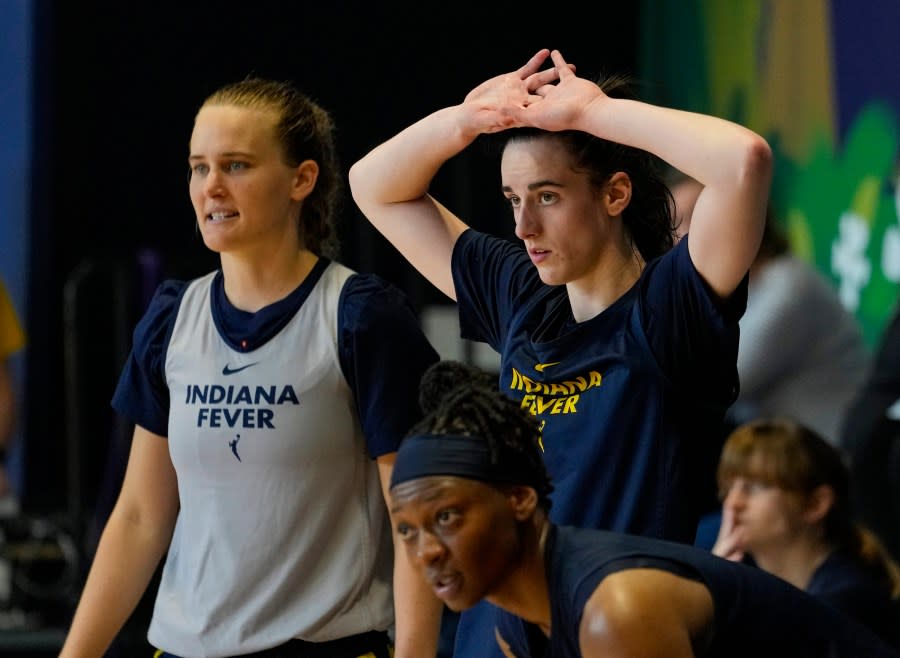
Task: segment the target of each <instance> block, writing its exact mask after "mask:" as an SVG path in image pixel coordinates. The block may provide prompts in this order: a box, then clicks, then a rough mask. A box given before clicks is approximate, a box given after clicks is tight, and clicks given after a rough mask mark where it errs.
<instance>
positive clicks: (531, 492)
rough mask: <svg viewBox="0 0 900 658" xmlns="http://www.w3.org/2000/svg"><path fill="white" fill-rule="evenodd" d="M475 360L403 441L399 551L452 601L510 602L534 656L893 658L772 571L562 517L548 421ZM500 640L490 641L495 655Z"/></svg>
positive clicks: (510, 624) (505, 622) (506, 651)
mask: <svg viewBox="0 0 900 658" xmlns="http://www.w3.org/2000/svg"><path fill="white" fill-rule="evenodd" d="M482 375H483V373H482V374H479V371H477V370H475V369H474V368H472V367H470V366H464V365H463V364H459V363H454V362H448V361H442V362H440V363H438V364H436V365H434V366H432V367H431V368H429V370H428V371H426V373H425V376H424V377H423V380H422V386H421V394H420V395H421V401H422V408H423V409H424V410H425V412H426V415H425V417H424V418H423V419H422V421H421V422H420V423H418V424H417V425H416V426H415V427H413V429H412V430H411V431H410V433H409V435H408V436H407V438H406V439H404V441H403V442H402V443H401V444H400V449H399V450H398V451H397V459H396V461H395V464H394V470H393V472H392V475H391V485H390V497H391V516H392V519H393V522H394V528H395V532H396V534H397V537H398V540H399V541H398V544H399V545H400V550H405V552H406V553H407V555H408V558H409V561H410V562H411V563H413V564H414V565H415V566H416V567H417V568H418V569H419V570H420V572H421V574H422V575H423V577H424V578H425V580H427V581H428V583H430V585H431V587H432V588H433V590H434V592H435V594H436V595H437V596H438V597H440V599H441V600H443V601H444V602H446V604H447V605H448V606H449V607H450V608H451V609H453V610H464V609H467V608H469V607H470V606H472V605H474V604H475V603H476V602H478V601H479V600H482V599H486V600H487V601H490V603H491V604H492V605H494V606H496V607H497V608H496V609H497V610H498V615H497V622H496V630H495V631H494V633H493V638H492V639H488V638H486V639H485V641H486V642H488V641H491V642H494V644H495V646H498V647H500V651H501V652H502V653H503V655H505V656H512V657H514V658H526V657H529V656H533V657H535V658H540V657H543V656H554V657H556V658H635V657H638V656H639V657H640V658H653V657H660V658H662V657H665V658H693V657H695V656H698V657H699V656H702V657H706V658H725V657H727V658H759V657H760V656H771V657H772V658H781V657H784V658H823V657H824V656H829V657H832V658H859V657H861V656H867V657H868V658H875V657H882V658H888V657H894V658H896V656H897V654H896V653H895V652H894V651H893V650H891V649H890V648H888V647H887V646H885V645H884V644H883V643H882V642H880V641H879V639H878V638H877V637H876V636H875V635H873V634H872V633H871V632H869V631H868V630H867V629H866V628H864V627H863V626H860V625H858V624H857V623H856V622H854V621H851V620H850V619H848V618H846V617H843V616H842V615H840V614H839V613H838V612H836V611H835V610H833V609H832V608H830V607H828V606H826V605H824V604H823V603H821V602H820V601H817V600H816V599H815V598H813V597H811V596H809V595H808V594H806V593H804V592H802V591H800V590H799V589H797V588H796V587H793V586H791V585H790V584H788V583H786V582H784V581H783V580H781V579H779V578H776V577H774V576H772V575H771V574H768V573H766V572H764V571H761V570H759V569H756V568H754V567H750V566H748V565H744V564H739V563H735V562H731V561H728V560H724V559H722V558H719V557H716V556H714V555H712V554H710V553H709V552H708V551H706V550H704V549H701V548H698V547H694V546H688V545H685V544H681V543H677V542H669V541H664V540H659V539H653V538H649V537H639V536H635V535H626V534H622V533H615V532H610V531H605V530H597V529H592V528H576V527H572V526H563V525H559V524H555V523H553V522H552V521H550V520H549V518H548V511H549V510H552V505H553V503H552V493H553V486H554V483H553V482H552V481H551V479H550V478H549V476H548V474H547V471H546V468H545V466H544V463H543V459H542V457H541V452H540V447H539V442H540V430H539V425H538V423H537V421H536V419H534V418H533V417H532V416H531V415H530V414H528V413H527V412H526V411H524V410H523V409H521V408H520V407H519V405H518V404H517V403H516V402H515V401H513V400H511V399H509V398H508V397H507V396H504V395H502V394H501V393H499V392H498V391H496V390H495V388H494V386H493V383H492V382H487V383H485V382H483V381H482ZM487 647H488V645H487V644H485V645H484V647H483V649H484V650H486V649H487Z"/></svg>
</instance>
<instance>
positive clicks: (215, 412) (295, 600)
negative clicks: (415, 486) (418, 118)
mask: <svg viewBox="0 0 900 658" xmlns="http://www.w3.org/2000/svg"><path fill="white" fill-rule="evenodd" d="M435 361H437V353H436V352H435V351H434V350H433V348H432V347H431V346H430V345H429V344H428V342H427V340H426V339H425V337H424V335H423V334H422V332H421V330H420V328H419V326H418V320H417V318H416V317H415V315H414V313H413V311H412V309H411V307H410V306H409V304H408V302H407V301H406V298H405V297H404V296H403V295H402V294H401V293H400V292H399V291H398V290H396V289H395V288H393V287H392V286H390V285H388V284H386V283H385V282H383V281H381V280H380V279H378V278H377V277H375V276H372V275H358V274H355V273H353V272H352V271H351V270H349V269H347V268H346V267H344V266H342V265H339V264H338V263H333V262H328V261H327V260H325V259H320V260H319V261H318V263H317V264H316V265H315V267H314V268H313V270H312V272H311V273H310V274H309V275H308V276H307V277H306V279H305V280H304V281H303V282H302V283H301V284H300V285H299V286H298V288H297V289H296V290H295V291H294V292H292V293H291V294H290V295H288V296H287V297H285V298H284V299H282V300H280V301H278V302H275V303H274V304H272V305H270V306H267V307H265V308H263V309H261V310H260V311H258V312H256V313H248V312H244V311H241V310H239V309H236V308H234V307H233V306H232V305H231V304H230V302H229V301H228V299H227V297H226V295H225V291H224V281H223V278H222V274H221V272H214V273H211V274H209V275H207V276H204V277H202V278H200V279H197V280H194V281H191V282H189V283H181V282H172V281H169V282H165V283H163V284H162V285H161V286H160V288H159V289H158V291H157V294H156V295H155V297H154V299H153V301H152V302H151V305H150V308H149V309H148V311H147V312H146V314H145V315H144V317H143V319H142V320H141V322H140V323H139V324H138V326H137V328H136V329H135V334H134V347H133V349H132V354H131V356H130V357H129V360H128V362H127V364H126V366H125V369H124V371H123V373H122V376H121V378H120V381H119V386H118V388H117V390H116V393H115V396H114V398H113V406H114V407H115V409H116V410H118V411H119V412H120V413H122V414H123V415H125V416H126V417H128V418H129V419H130V420H132V421H133V422H134V423H135V424H137V425H139V426H141V427H143V428H145V429H147V430H149V431H150V432H153V433H155V434H158V435H161V436H164V437H168V442H169V452H170V454H171V458H172V463H173V465H174V467H175V471H176V473H177V477H178V494H179V498H180V503H181V507H180V510H179V514H178V519H177V522H176V525H175V531H174V535H173V537H172V542H171V546H170V548H169V551H168V555H167V558H166V563H165V567H164V570H163V574H162V580H161V583H160V586H159V591H158V594H157V597H156V604H155V607H154V611H153V619H152V621H151V624H150V629H149V632H148V638H149V640H150V642H151V643H152V644H153V645H155V646H157V647H160V648H162V649H163V650H165V651H167V652H169V653H173V654H176V655H180V656H196V657H200V656H203V657H218V656H234V655H242V654H246V653H251V652H255V651H260V650H263V649H267V648H270V647H273V646H277V645H280V644H282V643H284V642H286V641H288V640H291V639H292V638H301V639H303V640H308V641H311V642H324V641H328V640H333V639H337V638H343V637H347V636H350V635H355V634H358V633H363V632H366V631H373V630H376V631H383V630H387V629H389V628H390V627H391V625H392V623H393V608H392V564H393V559H392V558H393V552H392V537H391V528H390V523H389V519H388V514H387V507H386V505H385V502H384V497H383V493H382V488H381V482H380V477H379V472H378V467H377V464H376V462H375V461H374V460H375V458H376V457H379V456H381V455H385V454H388V453H391V452H394V451H396V449H397V446H398V445H399V443H400V440H401V439H402V437H403V436H404V435H405V434H406V432H407V431H408V429H409V428H410V427H411V425H412V424H413V422H415V420H417V419H418V417H419V415H420V412H419V410H418V406H417V399H418V397H417V394H418V385H419V381H420V378H421V375H422V373H423V372H424V370H425V369H426V368H427V367H428V366H429V365H431V364H432V363H434V362H435Z"/></svg>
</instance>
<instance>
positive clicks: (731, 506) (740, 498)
mask: <svg viewBox="0 0 900 658" xmlns="http://www.w3.org/2000/svg"><path fill="white" fill-rule="evenodd" d="M723 507H724V508H725V509H726V510H728V511H730V512H731V513H732V514H733V515H734V527H735V539H736V542H737V544H738V548H740V549H741V550H744V551H746V552H748V553H750V554H752V555H758V554H760V553H765V552H766V551H769V550H773V549H775V550H777V549H779V548H780V547H782V546H785V545H788V544H790V543H791V542H793V541H794V540H795V539H796V538H797V537H798V536H799V535H800V534H801V533H802V532H803V531H804V530H805V529H806V527H807V526H806V523H805V521H804V517H803V511H804V508H803V498H802V496H801V495H800V494H798V493H796V492H793V491H787V490H785V489H782V488H780V487H777V486H774V485H771V484H767V483H765V482H763V481H761V480H755V479H752V478H748V477H736V478H734V480H733V481H732V482H731V485H730V486H729V487H728V490H727V495H726V496H725V501H724V503H723Z"/></svg>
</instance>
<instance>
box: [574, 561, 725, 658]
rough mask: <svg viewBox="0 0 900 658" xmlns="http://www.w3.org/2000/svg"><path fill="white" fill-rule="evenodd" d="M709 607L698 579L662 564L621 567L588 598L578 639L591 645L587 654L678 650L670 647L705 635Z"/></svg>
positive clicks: (657, 653) (688, 643)
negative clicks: (667, 568)
mask: <svg viewBox="0 0 900 658" xmlns="http://www.w3.org/2000/svg"><path fill="white" fill-rule="evenodd" d="M713 612H714V606H713V600H712V596H711V595H710V593H709V590H708V589H707V588H706V586H705V585H703V584H702V583H700V582H697V581H694V580H689V579H687V578H683V577H681V576H677V575H675V574H672V573H669V572H667V571H663V570H661V569H643V568H641V569H626V570H623V571H618V572H615V573H613V574H611V575H609V576H607V577H606V578H604V579H603V580H602V581H601V582H600V584H599V585H598V586H597V588H596V589H595V590H594V594H593V595H592V596H591V597H590V599H588V601H587V603H586V604H585V606H584V611H583V614H582V619H581V624H580V628H579V642H580V644H581V646H582V647H583V648H585V647H590V648H591V652H585V654H586V655H587V654H588V653H590V655H610V656H635V655H640V656H666V655H682V654H681V653H679V651H677V650H674V649H675V647H687V648H690V647H691V646H693V645H694V644H695V643H696V642H698V641H699V642H703V641H705V636H706V634H707V632H708V629H709V628H710V626H711V624H712V620H713ZM648 627H652V628H654V629H655V631H654V632H653V633H647V628H648ZM684 655H690V654H684Z"/></svg>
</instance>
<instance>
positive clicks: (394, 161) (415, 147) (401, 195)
mask: <svg viewBox="0 0 900 658" xmlns="http://www.w3.org/2000/svg"><path fill="white" fill-rule="evenodd" d="M548 54H549V51H547V50H542V51H540V52H539V53H537V54H536V55H535V56H534V57H532V58H531V59H530V60H529V61H528V63H527V64H525V66H523V67H522V68H521V69H519V70H518V71H514V72H512V73H506V74H504V75H500V76H497V77H495V78H491V79H490V80H488V81H486V82H484V83H482V84H481V85H479V86H478V87H477V88H475V89H474V90H472V91H471V92H470V93H469V94H468V95H467V96H466V99H465V100H464V101H463V103H461V104H460V105H455V106H452V107H447V108H444V109H441V110H438V111H437V112H435V113H433V114H431V115H429V116H427V117H425V118H424V119H421V120H420V121H418V122H417V123H415V124H413V125H412V126H410V127H409V128H406V129H405V130H403V131H402V132H400V133H399V134H397V135H395V136H394V137H392V138H391V139H389V140H388V141H386V142H385V143H383V144H381V145H380V146H378V147H377V148H375V149H374V150H373V151H372V152H370V153H369V154H368V155H366V156H365V157H363V158H362V159H361V160H360V161H359V162H357V163H356V164H354V165H353V167H351V169H350V189H351V191H352V193H353V199H354V200H355V201H356V204H357V205H358V206H359V208H360V210H362V212H363V213H364V214H365V216H366V217H367V218H368V219H369V221H370V222H372V224H373V225H374V226H375V228H377V229H378V230H379V231H380V232H381V234H382V235H384V236H385V237H386V238H387V239H388V240H389V241H390V242H391V244H393V245H394V246H395V247H396V248H397V249H398V250H399V251H400V253H402V254H403V256H404V257H405V258H406V259H407V260H408V261H409V262H410V263H411V264H412V265H413V267H415V268H416V269H417V270H418V271H419V272H421V273H422V275H423V276H425V278H427V279H428V280H429V281H431V283H433V284H434V285H435V286H437V287H438V288H439V289H440V290H441V291H443V292H444V293H445V294H446V295H448V296H449V297H451V298H452V299H456V293H455V291H454V287H453V278H452V276H451V273H450V258H451V254H452V251H453V245H454V244H455V243H456V240H457V238H458V237H459V235H460V234H461V233H462V232H463V231H464V230H465V229H466V228H467V226H466V224H465V223H464V222H463V221H462V220H461V219H460V218H459V217H457V216H456V215H454V214H453V213H452V212H450V210H448V209H447V208H445V207H444V206H442V205H441V204H440V203H438V202H437V201H436V200H435V199H433V198H432V197H431V196H429V194H428V187H429V185H430V184H431V181H432V179H433V178H434V176H435V175H436V174H437V172H438V170H439V169H440V168H441V166H442V165H443V164H444V163H445V162H446V161H447V160H449V159H450V158H452V157H453V156H455V155H457V154H458V153H460V152H461V151H462V150H463V149H465V148H466V147H467V146H468V145H469V144H471V143H472V142H473V141H474V140H475V138H476V137H478V135H480V134H482V133H492V132H498V131H500V130H504V129H506V128H512V127H515V126H517V125H522V124H520V123H519V122H518V117H519V114H518V112H517V109H519V108H523V107H525V106H527V105H528V104H529V103H530V102H534V101H535V100H537V99H538V97H537V96H535V95H534V94H532V93H531V91H530V90H533V89H535V88H537V87H539V86H542V85H546V84H548V83H549V82H551V81H553V80H555V79H556V76H557V73H556V69H553V68H551V69H546V70H544V71H539V69H540V66H541V64H542V63H543V62H544V60H545V59H546V58H547V55H548Z"/></svg>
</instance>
